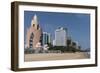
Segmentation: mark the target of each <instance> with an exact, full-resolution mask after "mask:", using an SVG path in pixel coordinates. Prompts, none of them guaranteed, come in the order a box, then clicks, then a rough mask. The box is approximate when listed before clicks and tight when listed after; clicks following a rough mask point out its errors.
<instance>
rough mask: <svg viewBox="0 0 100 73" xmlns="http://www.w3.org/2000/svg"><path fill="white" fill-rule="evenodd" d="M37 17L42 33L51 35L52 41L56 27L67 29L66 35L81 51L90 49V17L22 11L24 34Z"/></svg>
mask: <svg viewBox="0 0 100 73" xmlns="http://www.w3.org/2000/svg"><path fill="white" fill-rule="evenodd" d="M35 14H36V15H37V18H38V22H39V25H40V27H41V28H42V30H43V31H44V32H48V33H50V34H51V36H52V39H54V31H55V30H56V29H57V28H58V27H65V28H67V29H68V35H69V36H71V38H72V39H73V40H74V41H78V43H79V45H81V47H82V48H83V49H86V48H90V15H89V14H83V13H82V14H80V13H58V12H37V11H24V33H25V35H26V29H27V28H29V27H30V26H31V20H32V18H33V16H34V15H35Z"/></svg>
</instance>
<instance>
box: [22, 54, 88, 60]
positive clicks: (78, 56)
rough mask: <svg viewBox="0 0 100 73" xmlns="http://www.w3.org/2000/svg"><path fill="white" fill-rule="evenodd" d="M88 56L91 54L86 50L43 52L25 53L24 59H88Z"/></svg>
mask: <svg viewBox="0 0 100 73" xmlns="http://www.w3.org/2000/svg"><path fill="white" fill-rule="evenodd" d="M87 58H89V55H88V54H87V53H85V52H75V53H42V54H25V56H24V61H48V60H71V59H87Z"/></svg>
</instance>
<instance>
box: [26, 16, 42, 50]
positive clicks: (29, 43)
mask: <svg viewBox="0 0 100 73" xmlns="http://www.w3.org/2000/svg"><path fill="white" fill-rule="evenodd" d="M41 35H42V30H41V28H40V26H39V24H38V20H37V16H36V15H34V17H33V19H32V20H31V26H30V27H29V28H28V29H27V33H26V47H27V48H31V49H36V48H37V44H38V43H41Z"/></svg>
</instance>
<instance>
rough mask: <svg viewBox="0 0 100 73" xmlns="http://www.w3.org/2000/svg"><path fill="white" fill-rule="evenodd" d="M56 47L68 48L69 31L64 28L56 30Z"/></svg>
mask: <svg viewBox="0 0 100 73" xmlns="http://www.w3.org/2000/svg"><path fill="white" fill-rule="evenodd" d="M54 44H55V46H67V31H66V29H64V28H63V27H60V28H58V29H56V30H55V40H54Z"/></svg>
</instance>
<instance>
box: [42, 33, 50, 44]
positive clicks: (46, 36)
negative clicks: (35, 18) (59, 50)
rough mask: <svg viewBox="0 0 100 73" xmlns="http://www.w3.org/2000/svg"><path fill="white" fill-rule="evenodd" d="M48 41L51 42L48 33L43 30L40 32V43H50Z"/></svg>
mask: <svg viewBox="0 0 100 73" xmlns="http://www.w3.org/2000/svg"><path fill="white" fill-rule="evenodd" d="M50 43H51V37H50V33H47V32H43V33H42V45H45V44H50Z"/></svg>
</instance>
